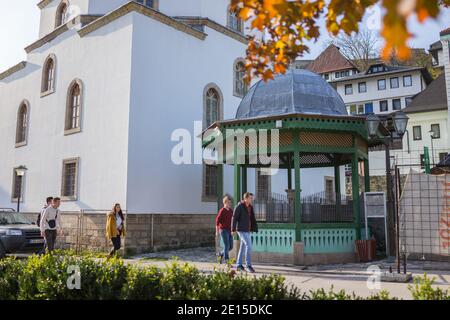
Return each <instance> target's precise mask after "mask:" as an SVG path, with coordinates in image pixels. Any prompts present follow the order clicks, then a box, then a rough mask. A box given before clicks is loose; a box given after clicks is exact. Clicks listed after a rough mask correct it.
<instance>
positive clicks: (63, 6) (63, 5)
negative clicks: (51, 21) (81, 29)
mask: <svg viewBox="0 0 450 320" xmlns="http://www.w3.org/2000/svg"><path fill="white" fill-rule="evenodd" d="M69 5H70V4H69V1H68V0H62V1H61V2H60V3H59V5H58V7H57V8H56V13H55V29H56V28H59V27H61V26H62V25H64V24H65V23H66V22H67V11H68V9H69ZM62 10H64V16H65V17H64V19H63V18H62V14H63V11H62Z"/></svg>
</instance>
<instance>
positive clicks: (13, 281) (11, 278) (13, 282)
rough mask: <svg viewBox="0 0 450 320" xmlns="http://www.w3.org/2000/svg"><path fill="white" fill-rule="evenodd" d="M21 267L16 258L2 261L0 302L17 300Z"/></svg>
mask: <svg viewBox="0 0 450 320" xmlns="http://www.w3.org/2000/svg"><path fill="white" fill-rule="evenodd" d="M21 266H22V265H21V263H20V262H19V261H18V260H16V259H14V258H5V259H3V260H0V300H14V299H16V295H17V292H18V291H19V280H18V278H19V274H20V273H21Z"/></svg>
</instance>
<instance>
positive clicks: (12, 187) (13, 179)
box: [11, 166, 27, 203]
mask: <svg viewBox="0 0 450 320" xmlns="http://www.w3.org/2000/svg"><path fill="white" fill-rule="evenodd" d="M17 168H19V166H17V167H14V168H13V175H12V183H11V202H12V203H14V202H15V203H17V201H18V200H19V199H18V197H15V189H16V177H17V173H16V169H17ZM26 175H27V174H26V173H25V174H24V175H23V176H22V179H21V184H22V187H21V190H20V191H21V195H20V203H23V202H24V201H25V180H26Z"/></svg>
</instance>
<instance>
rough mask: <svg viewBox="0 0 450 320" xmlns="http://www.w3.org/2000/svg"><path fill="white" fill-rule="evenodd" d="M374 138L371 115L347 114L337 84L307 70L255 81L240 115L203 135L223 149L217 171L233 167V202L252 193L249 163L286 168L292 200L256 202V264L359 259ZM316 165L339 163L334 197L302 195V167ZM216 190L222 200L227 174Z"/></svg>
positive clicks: (211, 145)
mask: <svg viewBox="0 0 450 320" xmlns="http://www.w3.org/2000/svg"><path fill="white" fill-rule="evenodd" d="M371 143H375V142H371V141H369V138H368V134H367V129H366V118H365V117H364V116H349V115H348V114H347V109H346V106H345V104H344V102H343V101H342V99H341V97H340V96H339V95H338V93H337V92H336V91H335V89H334V88H333V87H332V86H331V85H330V84H328V83H327V82H326V81H325V80H323V79H322V78H321V77H320V76H319V75H317V74H314V73H312V72H309V71H306V70H292V71H289V72H287V73H286V74H284V75H279V76H276V77H275V79H274V80H272V81H269V82H263V81H259V82H257V83H256V84H255V85H253V86H252V87H251V88H250V90H249V92H248V93H247V95H246V96H245V97H244V98H243V100H242V102H241V104H240V106H239V108H238V111H237V114H236V118H235V119H231V120H224V121H218V122H216V123H214V124H213V125H211V126H210V127H209V128H208V129H207V130H205V131H204V133H203V147H204V148H211V149H214V150H215V151H216V152H217V155H218V160H217V164H218V167H219V171H221V170H223V168H222V166H224V165H232V166H234V170H233V172H234V199H240V198H241V195H242V193H244V192H246V191H247V169H248V168H262V167H266V168H274V167H276V168H280V169H285V170H286V171H287V177H286V179H287V186H288V189H287V190H286V192H287V196H286V197H287V198H286V199H285V200H283V199H282V200H280V199H262V200H263V201H264V204H261V203H258V202H257V203H255V209H257V208H258V205H260V207H262V208H264V210H261V211H263V212H257V218H258V220H259V229H260V231H259V232H258V233H256V234H254V235H253V236H252V238H253V246H254V251H255V253H254V258H255V259H256V260H257V261H264V262H275V261H276V262H285V263H293V264H316V263H335V262H336V263H340V262H348V261H353V260H354V259H355V245H354V241H355V240H357V239H361V234H364V233H362V232H361V228H362V223H363V221H364V219H363V216H362V214H363V212H362V207H361V198H362V197H361V195H360V193H361V191H362V190H365V191H370V190H369V189H370V180H369V161H368V150H369V147H370V144H371ZM268 159H271V161H267V160H268ZM347 165H350V166H351V186H352V190H351V195H348V196H347V195H345V192H343V190H341V179H343V178H344V177H341V170H340V168H341V167H342V166H347ZM318 167H333V168H334V173H335V177H334V178H335V179H334V181H335V183H334V193H333V194H334V195H333V196H331V197H330V196H328V197H327V196H324V197H320V196H317V195H313V196H309V197H308V196H302V191H301V180H302V176H301V170H300V169H307V168H318ZM292 171H293V173H294V174H293V175H292ZM360 175H363V176H364V183H363V186H360ZM219 176H221V175H220V174H219ZM304 183H305V182H304ZM306 183H307V182H306ZM217 193H218V199H221V198H222V196H223V181H222V180H221V179H218V181H217ZM258 201H261V199H258ZM220 202H221V201H220V200H219V203H220Z"/></svg>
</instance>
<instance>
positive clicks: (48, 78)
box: [41, 55, 56, 94]
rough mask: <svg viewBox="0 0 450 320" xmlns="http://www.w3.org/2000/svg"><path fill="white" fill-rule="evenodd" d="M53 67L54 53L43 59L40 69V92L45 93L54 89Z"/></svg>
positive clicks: (54, 65) (54, 61)
mask: <svg viewBox="0 0 450 320" xmlns="http://www.w3.org/2000/svg"><path fill="white" fill-rule="evenodd" d="M55 69H56V58H55V56H54V55H50V56H48V57H47V59H46V60H45V62H44V68H43V70H42V85H41V93H43V94H47V93H51V92H53V91H54V90H55Z"/></svg>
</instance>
